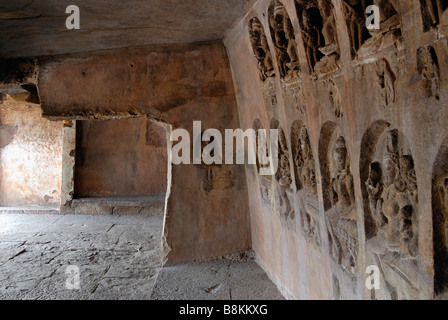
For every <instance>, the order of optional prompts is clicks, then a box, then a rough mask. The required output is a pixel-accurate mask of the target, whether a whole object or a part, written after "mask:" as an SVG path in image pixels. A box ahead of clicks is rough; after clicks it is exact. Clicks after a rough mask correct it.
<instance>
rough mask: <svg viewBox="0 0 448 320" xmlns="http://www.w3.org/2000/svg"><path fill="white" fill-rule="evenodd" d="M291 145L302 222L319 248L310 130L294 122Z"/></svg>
mask: <svg viewBox="0 0 448 320" xmlns="http://www.w3.org/2000/svg"><path fill="white" fill-rule="evenodd" d="M291 144H292V151H293V163H294V171H295V181H296V188H297V193H298V196H299V198H300V201H301V210H300V222H301V227H302V231H303V233H304V234H305V236H306V237H307V238H308V239H309V240H311V241H312V242H313V243H314V244H315V245H316V246H317V247H320V245H321V239H320V227H319V206H318V199H317V181H316V168H315V162H314V157H313V151H312V149H311V142H310V138H309V135H308V130H307V129H306V127H305V126H304V125H302V124H301V123H300V122H298V121H296V122H294V124H293V126H292V130H291Z"/></svg>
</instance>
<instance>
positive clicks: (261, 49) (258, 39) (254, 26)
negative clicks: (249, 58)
mask: <svg viewBox="0 0 448 320" xmlns="http://www.w3.org/2000/svg"><path fill="white" fill-rule="evenodd" d="M249 34H250V43H251V45H252V49H253V52H254V55H255V58H256V59H257V63H258V71H259V73H260V79H261V80H262V81H265V80H266V79H267V78H271V77H275V71H274V64H273V62H272V56H271V51H270V49H269V45H268V41H267V38H266V34H265V32H264V28H263V25H262V24H261V22H260V20H258V18H252V19H251V20H250V22H249Z"/></svg>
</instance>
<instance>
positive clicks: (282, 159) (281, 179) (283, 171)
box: [271, 120, 295, 227]
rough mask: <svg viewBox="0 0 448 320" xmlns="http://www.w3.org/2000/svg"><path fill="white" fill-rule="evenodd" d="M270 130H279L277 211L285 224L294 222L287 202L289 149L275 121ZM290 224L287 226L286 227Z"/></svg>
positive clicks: (289, 180)
mask: <svg viewBox="0 0 448 320" xmlns="http://www.w3.org/2000/svg"><path fill="white" fill-rule="evenodd" d="M271 128H273V129H278V130H279V132H278V133H279V136H278V139H279V143H278V170H277V173H276V174H275V180H276V181H277V184H276V185H277V201H278V202H277V209H278V211H279V214H280V217H281V218H283V219H284V220H285V221H286V222H291V221H294V219H295V215H294V208H293V206H292V204H291V201H290V200H289V195H288V192H289V193H291V191H292V178H291V165H290V161H289V149H288V143H287V140H286V135H285V132H284V131H283V129H282V128H281V127H280V125H279V124H278V122H277V121H276V120H273V122H272V125H271ZM289 226H290V224H288V227H289Z"/></svg>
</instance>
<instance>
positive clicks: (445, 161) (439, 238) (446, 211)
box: [432, 138, 448, 295]
mask: <svg viewBox="0 0 448 320" xmlns="http://www.w3.org/2000/svg"><path fill="white" fill-rule="evenodd" d="M432 211H433V228H434V229H433V230H434V235H433V240H434V272H435V275H434V291H435V293H436V294H437V295H440V294H443V293H446V292H447V290H448V268H447V267H446V266H447V263H448V138H447V139H445V141H444V142H443V143H442V146H441V148H440V151H439V153H438V155H437V158H436V161H435V163H434V168H433V178H432Z"/></svg>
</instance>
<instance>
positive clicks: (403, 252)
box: [365, 129, 418, 299]
mask: <svg viewBox="0 0 448 320" xmlns="http://www.w3.org/2000/svg"><path fill="white" fill-rule="evenodd" d="M405 149H406V148H405V146H404V145H403V141H402V138H401V136H400V135H399V132H398V131H397V130H396V129H388V130H386V132H385V133H384V134H383V135H382V138H381V139H379V142H378V148H377V151H376V154H375V155H374V157H373V159H372V161H371V162H370V164H369V169H368V177H367V179H366V181H365V188H366V195H367V199H366V201H368V210H369V211H370V215H371V221H373V224H374V229H375V230H374V232H375V235H373V236H372V235H371V236H370V238H369V239H368V241H367V245H368V249H369V251H370V253H371V254H373V256H374V257H375V260H376V262H377V263H378V264H379V265H381V266H382V272H383V276H384V284H385V286H386V287H387V288H388V294H389V296H388V297H389V298H397V299H398V298H406V296H407V295H408V296H407V297H408V298H410V295H412V292H414V293H416V292H417V291H418V290H417V288H418V285H417V284H416V283H415V281H416V278H413V277H414V276H415V275H416V274H417V273H418V268H417V260H416V257H417V254H418V233H417V230H418V219H417V217H418V194H417V179H416V173H415V167H414V161H413V158H412V156H411V155H410V154H408V153H405V151H404V150H405ZM367 228H371V226H366V229H367ZM367 236H368V237H369V235H367Z"/></svg>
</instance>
